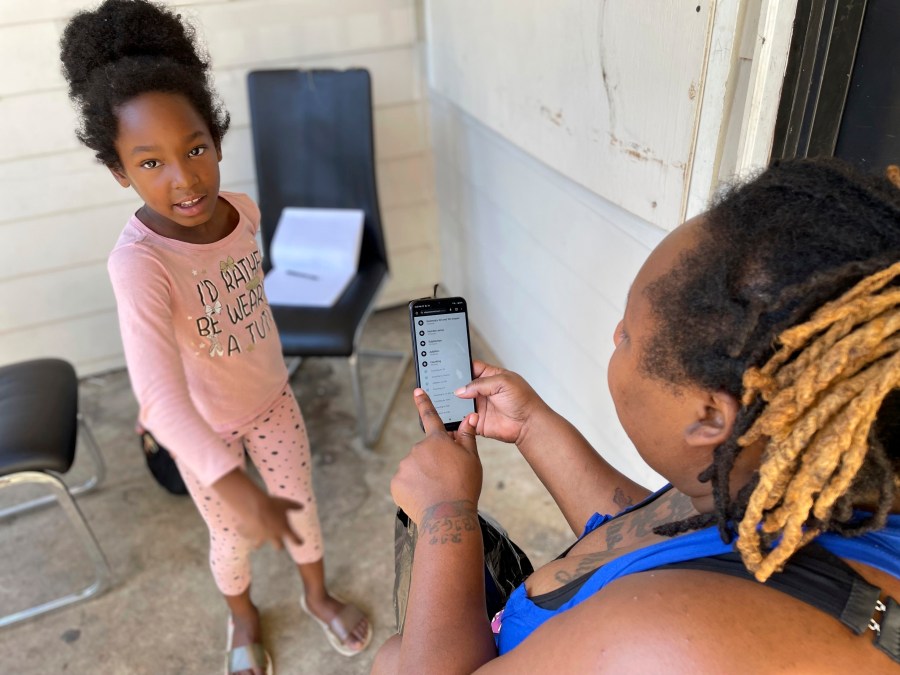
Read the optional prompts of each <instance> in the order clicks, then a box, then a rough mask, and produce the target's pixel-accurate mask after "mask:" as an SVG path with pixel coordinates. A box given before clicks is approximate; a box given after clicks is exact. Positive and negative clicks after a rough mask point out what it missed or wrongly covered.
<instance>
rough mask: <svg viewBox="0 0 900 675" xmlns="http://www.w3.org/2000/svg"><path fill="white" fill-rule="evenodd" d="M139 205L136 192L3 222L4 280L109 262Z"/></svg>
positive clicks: (0, 237)
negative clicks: (122, 197) (121, 200)
mask: <svg viewBox="0 0 900 675" xmlns="http://www.w3.org/2000/svg"><path fill="white" fill-rule="evenodd" d="M139 204H140V202H139V201H138V200H137V196H136V195H135V196H134V198H133V199H129V200H128V202H126V203H120V204H114V205H111V206H99V207H95V208H91V209H85V210H81V211H74V212H72V213H67V214H61V215H56V216H48V217H46V218H38V219H36V220H28V221H24V222H12V223H7V224H6V225H0V241H2V242H3V245H2V248H0V259H2V261H3V262H2V265H0V282H2V281H6V280H9V279H12V278H15V277H19V276H22V275H33V274H37V273H39V272H42V271H47V270H55V269H58V268H60V267H71V266H75V265H83V264H84V263H89V262H97V261H105V259H106V255H107V254H108V253H109V252H110V251H111V250H112V248H113V246H114V245H115V243H116V240H117V239H118V238H119V233H120V232H121V231H122V227H123V226H124V225H125V222H126V221H127V219H128V218H129V217H130V216H131V214H132V213H134V211H135V209H136V208H137V206H139ZM73 235H74V236H73Z"/></svg>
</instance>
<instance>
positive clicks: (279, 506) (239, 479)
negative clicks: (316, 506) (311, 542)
mask: <svg viewBox="0 0 900 675" xmlns="http://www.w3.org/2000/svg"><path fill="white" fill-rule="evenodd" d="M213 487H214V488H215V490H216V492H217V493H218V494H219V496H220V497H221V498H222V500H223V501H224V502H225V503H226V504H227V505H228V507H229V508H230V509H232V510H233V511H234V513H235V514H236V515H237V517H238V521H239V524H238V531H239V532H240V533H241V534H242V535H243V536H244V537H246V538H247V539H249V540H250V541H251V542H253V543H254V545H255V546H257V547H259V546H262V545H263V544H265V543H266V542H268V543H270V544H272V546H274V547H275V548H276V549H281V548H282V547H283V546H284V542H285V541H288V542H293V543H295V544H302V543H303V541H302V540H301V539H300V537H299V536H298V535H297V533H296V532H294V530H293V529H292V528H291V524H290V523H289V522H288V513H289V512H290V511H299V510H300V509H302V508H303V504H298V503H297V502H292V501H290V500H287V499H282V498H281V497H270V496H269V495H268V494H266V493H265V492H264V491H263V490H261V489H260V488H259V486H257V485H256V483H254V482H253V481H252V480H250V478H249V476H247V474H246V473H244V472H243V471H241V470H240V469H234V470H233V471H231V472H229V473H227V474H225V475H224V476H223V477H222V478H220V479H219V480H218V481H216V482H215V484H214V486H213Z"/></svg>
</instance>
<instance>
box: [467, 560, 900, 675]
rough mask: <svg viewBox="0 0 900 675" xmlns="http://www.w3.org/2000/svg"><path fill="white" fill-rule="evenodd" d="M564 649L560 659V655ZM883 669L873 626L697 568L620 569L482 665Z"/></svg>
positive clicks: (675, 669)
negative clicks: (865, 629) (863, 628)
mask: <svg viewBox="0 0 900 675" xmlns="http://www.w3.org/2000/svg"><path fill="white" fill-rule="evenodd" d="M561 659H562V660H563V661H561ZM544 660H546V661H547V664H546V665H547V666H548V667H549V666H551V664H552V665H553V666H555V667H556V669H557V670H560V669H561V670H563V671H571V672H660V670H664V671H665V672H673V673H680V672H690V673H698V672H735V671H746V672H772V671H790V672H797V671H804V672H805V671H809V672H844V671H848V672H849V671H850V670H851V669H852V670H857V669H859V668H860V667H862V668H869V669H870V670H872V671H873V672H883V671H885V670H887V669H888V668H889V667H890V665H891V661H890V659H888V657H887V656H886V655H885V654H883V653H882V652H880V651H879V650H878V649H876V648H875V647H874V646H873V644H872V638H871V636H870V635H862V636H857V635H855V634H853V633H852V632H851V631H850V630H848V629H847V628H845V627H844V626H843V625H842V624H841V623H840V622H839V621H838V620H837V619H835V618H833V617H831V616H829V615H828V614H826V613H824V612H822V611H820V610H818V609H816V608H814V607H812V606H810V605H808V604H806V603H804V602H802V601H799V600H796V599H794V598H792V597H790V596H788V595H785V594H784V593H781V592H779V591H775V590H773V589H771V588H767V587H765V586H763V585H762V584H759V583H756V582H751V581H747V580H745V579H739V578H735V577H730V576H727V575H723V574H715V573H709V572H702V571H697V570H650V571H647V572H641V573H637V574H633V575H629V576H626V577H622V578H621V579H618V580H616V581H614V582H612V583H610V584H609V585H608V586H607V587H605V588H604V589H602V590H601V591H599V592H597V593H596V594H595V595H594V596H592V597H591V598H590V599H588V600H586V601H585V602H582V603H580V604H579V605H577V606H576V607H573V608H572V609H571V610H568V611H566V612H563V613H561V614H559V615H558V616H556V617H554V618H553V619H552V620H550V621H547V622H546V623H544V624H543V625H542V626H541V627H540V628H538V629H537V630H536V631H535V632H534V633H533V634H532V635H531V636H530V637H529V638H528V639H527V640H525V641H524V642H523V643H522V644H521V645H519V646H518V647H517V648H516V649H514V650H512V651H511V652H509V653H508V654H506V655H504V656H503V657H501V658H499V659H497V660H496V661H495V662H493V663H492V665H491V666H490V667H489V668H486V669H485V672H491V671H493V670H495V671H496V672H498V673H499V672H505V671H506V670H507V669H508V670H510V671H513V670H517V669H518V668H521V667H523V666H524V665H526V664H527V665H528V666H529V667H531V668H532V669H533V670H540V668H539V667H535V666H539V664H540V663H542V662H543V661H544Z"/></svg>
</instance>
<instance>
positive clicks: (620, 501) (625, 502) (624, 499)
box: [613, 488, 634, 509]
mask: <svg viewBox="0 0 900 675" xmlns="http://www.w3.org/2000/svg"><path fill="white" fill-rule="evenodd" d="M613 503H614V504H615V505H616V506H618V507H619V508H620V509H624V508H625V507H626V506H631V505H633V504H634V500H633V499H632V498H631V497H629V496H628V495H626V494H625V491H624V490H622V488H616V491H615V493H614V494H613Z"/></svg>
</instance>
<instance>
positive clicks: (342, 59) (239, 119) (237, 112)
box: [215, 45, 422, 126]
mask: <svg viewBox="0 0 900 675" xmlns="http://www.w3.org/2000/svg"><path fill="white" fill-rule="evenodd" d="M278 68H302V69H313V68H335V69H339V70H340V69H344V68H366V69H367V70H368V71H369V73H370V75H371V77H372V105H373V106H374V108H375V109H376V111H377V110H378V109H379V108H381V107H384V106H394V105H402V104H404V103H409V102H411V101H418V100H421V99H422V77H421V72H420V69H419V58H418V54H417V52H416V48H415V47H414V46H412V45H401V46H398V47H396V48H391V49H386V50H381V51H376V52H360V53H357V54H351V55H348V54H336V55H333V56H328V57H322V58H316V59H300V58H292V59H285V60H274V61H266V62H258V63H256V64H254V65H252V66H247V67H237V68H231V69H225V70H217V71H216V74H215V79H216V90H217V91H218V93H219V95H220V96H221V98H222V101H223V102H224V103H225V107H226V108H227V109H228V112H229V113H230V114H231V120H232V124H234V125H236V126H249V124H250V110H249V107H248V101H247V74H248V73H249V72H250V71H252V70H267V69H278Z"/></svg>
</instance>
